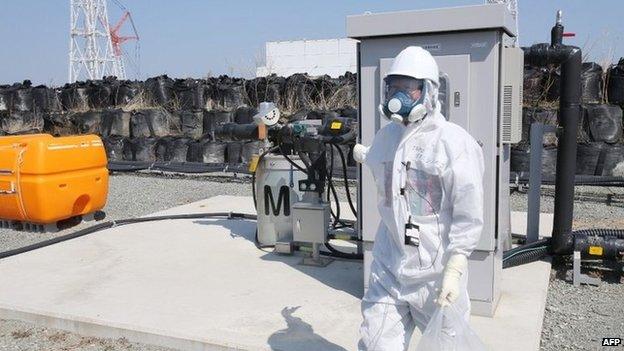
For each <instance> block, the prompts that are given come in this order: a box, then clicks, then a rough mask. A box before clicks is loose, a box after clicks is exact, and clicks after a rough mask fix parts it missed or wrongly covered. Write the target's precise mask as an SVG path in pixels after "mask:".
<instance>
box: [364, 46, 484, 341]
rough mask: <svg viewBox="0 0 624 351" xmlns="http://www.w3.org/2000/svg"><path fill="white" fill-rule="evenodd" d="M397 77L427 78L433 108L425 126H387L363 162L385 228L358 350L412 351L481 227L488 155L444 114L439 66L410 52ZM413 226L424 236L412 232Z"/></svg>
mask: <svg viewBox="0 0 624 351" xmlns="http://www.w3.org/2000/svg"><path fill="white" fill-rule="evenodd" d="M399 58H400V59H399ZM409 65H411V66H412V67H409ZM419 65H428V66H429V67H424V68H423V67H419ZM431 66H435V67H431ZM392 72H400V73H401V74H403V75H409V76H412V77H414V78H417V79H427V80H429V81H430V82H431V83H433V84H432V85H433V86H434V88H435V89H429V90H428V91H427V93H428V94H430V96H429V100H430V101H431V103H430V104H425V105H426V107H427V114H426V116H425V117H424V119H422V120H421V121H418V122H415V123H396V122H393V123H389V124H387V125H386V126H385V127H384V128H382V129H381V130H379V131H378V132H377V134H376V135H375V138H374V140H373V143H372V145H371V146H370V148H369V149H368V150H367V151H366V152H365V156H362V158H363V163H364V164H365V165H366V166H368V167H369V169H370V170H371V171H372V174H373V177H374V179H375V183H376V188H377V193H378V199H379V203H378V209H379V213H380V215H381V219H382V221H381V223H380V225H379V227H378V229H377V233H376V238H375V245H374V248H373V262H372V267H371V274H370V278H369V288H368V290H367V292H366V294H365V296H364V298H363V300H362V314H363V317H364V322H363V323H362V326H361V329H360V334H361V339H360V342H359V349H360V350H393V351H397V350H405V349H407V347H408V346H409V342H410V339H411V335H412V333H413V331H414V327H415V326H417V327H418V328H419V329H420V330H421V331H423V330H424V329H425V327H426V325H427V323H428V321H429V319H430V317H431V316H432V314H433V312H434V311H435V309H436V307H437V306H436V304H435V300H436V299H437V298H438V291H439V288H440V285H441V281H442V275H443V274H442V272H443V271H444V268H445V265H446V264H447V262H448V259H449V257H451V256H453V255H458V254H459V255H465V256H466V257H467V256H469V255H470V254H471V252H472V250H473V249H474V248H475V246H476V244H477V242H478V240H479V237H480V235H481V230H482V227H483V184H482V182H483V181H482V179H483V167H484V166H483V153H482V151H481V147H480V146H479V144H478V143H477V142H476V141H475V139H473V138H472V136H470V135H469V134H468V133H467V132H466V131H465V130H464V129H462V128H461V127H459V126H458V125H455V124H453V123H451V122H448V121H446V119H445V118H444V116H442V114H441V113H440V105H439V102H438V101H437V84H438V79H437V76H438V68H437V65H436V64H435V61H434V60H433V58H432V57H431V55H430V54H429V53H428V52H427V51H425V50H423V49H421V48H419V47H409V48H407V49H406V50H404V51H403V52H402V53H401V54H399V56H397V58H396V59H395V62H394V64H393V66H392V68H391V70H390V71H389V73H388V74H392ZM422 72H425V73H422ZM426 72H429V76H427V73H426ZM432 72H435V77H433V76H431V75H432V74H433V73H432ZM365 191H366V190H365ZM409 222H411V223H413V224H416V225H417V226H419V229H414V228H412V229H406V224H407V223H409ZM414 231H419V237H420V244H419V245H418V246H415V245H406V234H407V235H412V234H414ZM467 278H468V277H467V272H465V273H464V274H463V275H462V276H461V280H460V283H459V286H460V290H459V291H460V294H459V296H458V297H457V299H456V300H455V302H454V304H455V306H456V307H457V308H458V310H459V311H461V312H463V313H464V316H465V318H466V320H467V319H468V317H469V314H470V300H469V298H468V293H467V290H466V282H467ZM447 327H448V328H449V330H448V331H449V333H451V335H452V326H447Z"/></svg>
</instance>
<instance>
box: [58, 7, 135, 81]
mask: <svg viewBox="0 0 624 351" xmlns="http://www.w3.org/2000/svg"><path fill="white" fill-rule="evenodd" d="M115 3H116V4H117V5H118V6H120V7H121V8H122V9H123V10H124V14H123V16H122V18H121V19H120V20H119V22H117V24H115V25H114V26H111V25H110V24H109V22H108V11H107V7H106V0H70V22H71V27H70V41H69V82H70V83H73V82H75V81H77V80H84V79H101V78H102V77H104V76H116V77H117V78H119V79H126V69H125V66H124V51H123V50H122V47H121V45H122V44H123V43H124V42H126V41H128V40H138V39H139V36H138V35H137V32H136V28H135V27H134V23H133V22H132V17H131V15H130V12H128V11H127V10H126V9H125V8H124V7H123V6H122V5H121V4H119V2H118V1H115ZM128 19H129V20H130V23H131V24H132V30H133V33H134V34H133V35H131V36H122V35H120V30H121V28H122V26H123V24H124V23H125V22H126V20H128Z"/></svg>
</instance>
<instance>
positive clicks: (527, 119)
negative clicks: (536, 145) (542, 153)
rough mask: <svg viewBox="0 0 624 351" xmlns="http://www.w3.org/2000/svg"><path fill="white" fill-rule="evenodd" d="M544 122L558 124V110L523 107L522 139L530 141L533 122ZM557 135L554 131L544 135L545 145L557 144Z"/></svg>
mask: <svg viewBox="0 0 624 351" xmlns="http://www.w3.org/2000/svg"><path fill="white" fill-rule="evenodd" d="M536 122H539V123H542V124H544V125H549V126H556V125H557V123H558V122H557V110H553V109H543V108H532V107H525V108H523V109H522V140H525V141H527V142H529V141H530V137H531V136H530V131H531V124H533V123H536ZM556 144H557V136H556V135H554V134H553V133H547V134H545V135H544V140H543V145H544V146H549V145H556Z"/></svg>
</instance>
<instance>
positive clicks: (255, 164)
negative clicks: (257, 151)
mask: <svg viewBox="0 0 624 351" xmlns="http://www.w3.org/2000/svg"><path fill="white" fill-rule="evenodd" d="M259 159H260V156H259V155H253V156H251V160H250V161H249V172H252V173H255V172H256V169H257V168H258V160H259Z"/></svg>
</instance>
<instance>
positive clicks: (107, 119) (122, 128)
mask: <svg viewBox="0 0 624 351" xmlns="http://www.w3.org/2000/svg"><path fill="white" fill-rule="evenodd" d="M100 135H102V136H111V135H117V136H122V137H129V136H130V112H127V111H124V110H122V109H120V108H118V109H106V110H104V111H102V126H101V128H100Z"/></svg>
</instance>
